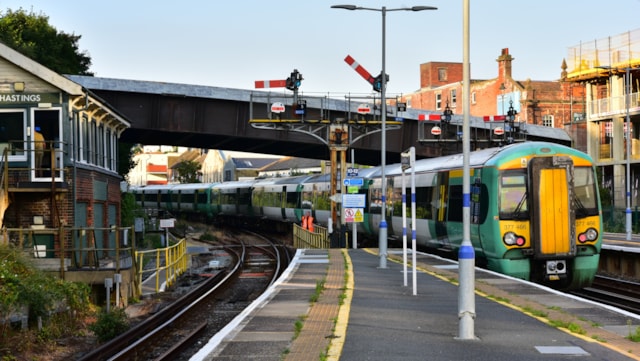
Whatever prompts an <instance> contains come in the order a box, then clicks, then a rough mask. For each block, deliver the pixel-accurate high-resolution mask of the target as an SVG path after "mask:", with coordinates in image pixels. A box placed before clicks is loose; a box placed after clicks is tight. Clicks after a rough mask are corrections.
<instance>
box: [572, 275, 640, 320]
mask: <svg viewBox="0 0 640 361" xmlns="http://www.w3.org/2000/svg"><path fill="white" fill-rule="evenodd" d="M571 293H572V294H573V295H576V296H579V297H582V298H586V299H589V300H592V301H596V302H600V303H604V304H607V305H610V306H614V307H617V308H620V309H622V310H625V311H628V312H632V313H636V314H640V283H637V282H633V281H625V280H621V279H618V278H613V277H606V276H596V277H595V279H594V281H593V284H592V285H591V287H585V288H583V289H581V290H577V291H573V292H571Z"/></svg>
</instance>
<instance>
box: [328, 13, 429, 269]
mask: <svg viewBox="0 0 640 361" xmlns="http://www.w3.org/2000/svg"><path fill="white" fill-rule="evenodd" d="M331 8H332V9H345V10H371V11H379V12H380V13H382V73H381V75H382V84H381V87H380V102H381V103H382V104H381V105H382V109H381V112H382V114H381V116H380V118H381V121H382V125H381V127H382V131H381V138H382V139H381V142H382V145H381V147H380V158H381V159H380V162H381V171H382V207H381V209H380V212H381V220H380V237H379V241H378V243H379V244H378V248H379V254H380V268H387V220H386V213H387V177H386V175H385V169H384V168H385V165H386V162H387V100H386V97H385V91H386V89H387V81H386V79H387V78H386V75H387V72H386V55H385V52H386V43H385V42H386V39H385V37H386V35H385V32H386V25H385V18H386V16H387V12H388V11H401V10H402V11H422V10H438V8H436V7H433V6H413V7H410V8H409V7H405V8H394V9H387V7H386V6H383V7H382V8H380V9H377V8H368V7H363V6H356V5H332V6H331Z"/></svg>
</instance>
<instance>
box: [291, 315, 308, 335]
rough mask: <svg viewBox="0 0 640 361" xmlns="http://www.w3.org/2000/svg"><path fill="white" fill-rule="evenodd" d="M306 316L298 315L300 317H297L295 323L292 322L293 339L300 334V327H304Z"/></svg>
mask: <svg viewBox="0 0 640 361" xmlns="http://www.w3.org/2000/svg"><path fill="white" fill-rule="evenodd" d="M305 317H306V316H300V318H298V319H297V320H296V323H294V324H293V339H294V340H295V339H296V338H298V336H300V332H302V327H304V318H305Z"/></svg>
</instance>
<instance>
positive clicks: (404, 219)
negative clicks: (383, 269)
mask: <svg viewBox="0 0 640 361" xmlns="http://www.w3.org/2000/svg"><path fill="white" fill-rule="evenodd" d="M405 179H406V177H405V169H404V167H402V273H403V275H404V286H405V287H407V187H406V186H405V184H406V183H405V182H406V181H405Z"/></svg>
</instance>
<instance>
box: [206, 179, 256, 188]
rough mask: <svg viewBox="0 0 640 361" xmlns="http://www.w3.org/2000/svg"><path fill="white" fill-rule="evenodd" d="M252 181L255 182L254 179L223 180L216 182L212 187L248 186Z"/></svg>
mask: <svg viewBox="0 0 640 361" xmlns="http://www.w3.org/2000/svg"><path fill="white" fill-rule="evenodd" d="M254 183H256V180H255V179H251V180H243V181H232V182H223V183H218V184H216V185H214V186H213V188H215V189H228V188H243V187H244V188H249V187H251V186H252V185H253V184H254Z"/></svg>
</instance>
